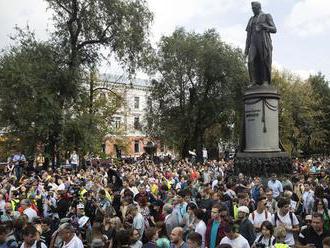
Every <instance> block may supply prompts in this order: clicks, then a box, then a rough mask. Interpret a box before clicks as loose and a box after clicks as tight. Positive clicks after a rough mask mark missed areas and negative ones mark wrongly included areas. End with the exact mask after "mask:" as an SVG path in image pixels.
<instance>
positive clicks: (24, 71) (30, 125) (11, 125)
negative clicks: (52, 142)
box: [0, 30, 77, 154]
mask: <svg viewBox="0 0 330 248" xmlns="http://www.w3.org/2000/svg"><path fill="white" fill-rule="evenodd" d="M16 41H17V42H18V44H17V45H16V46H13V47H11V48H10V49H9V50H8V51H6V52H5V53H4V54H3V55H2V56H1V57H0V74H1V78H0V88H1V91H0V106H1V107H0V119H1V125H2V126H3V127H6V131H7V136H15V137H16V140H17V141H19V143H22V144H24V147H25V149H27V151H26V152H27V153H30V154H32V153H33V152H34V149H35V148H36V144H37V143H43V144H46V143H48V142H49V137H50V136H51V134H52V133H53V131H54V130H56V123H58V121H59V120H60V117H61V116H60V113H61V112H62V107H63V105H62V104H60V103H61V102H63V101H64V100H66V102H67V103H71V102H72V99H73V98H74V97H75V94H74V92H76V90H77V89H76V88H74V87H72V85H70V84H68V83H67V71H66V70H65V69H63V67H62V64H61V63H60V62H59V60H58V52H57V51H56V50H55V49H54V48H53V47H52V46H51V45H50V44H49V43H48V42H38V41H36V40H35V39H34V35H33V34H32V33H31V32H29V31H28V30H27V31H26V32H24V31H22V30H19V32H18V36H17V37H16ZM10 140H12V139H10Z"/></svg>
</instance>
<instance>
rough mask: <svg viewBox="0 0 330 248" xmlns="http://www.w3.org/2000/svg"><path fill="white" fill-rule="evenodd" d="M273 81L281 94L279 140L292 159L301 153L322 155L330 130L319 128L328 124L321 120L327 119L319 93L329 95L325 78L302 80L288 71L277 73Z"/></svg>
mask: <svg viewBox="0 0 330 248" xmlns="http://www.w3.org/2000/svg"><path fill="white" fill-rule="evenodd" d="M320 79H321V80H320ZM272 82H273V83H274V84H275V85H276V86H277V88H278V89H279V92H280V94H281V101H280V115H279V123H280V138H281V141H282V143H283V145H284V147H285V149H286V150H287V151H288V152H289V153H291V154H292V155H293V156H298V155H300V152H301V151H302V152H304V154H305V155H310V154H313V153H315V152H316V153H323V152H324V151H325V150H324V146H326V144H327V142H328V141H327V140H328V139H327V137H328V134H327V133H328V130H329V129H328V130H327V129H326V127H325V126H324V125H320V124H321V123H323V124H324V123H326V122H324V121H321V120H324V118H325V116H327V112H326V108H327V107H326V106H325V105H324V104H325V103H326V100H324V99H325V98H324V99H323V100H324V101H323V103H322V101H321V100H322V98H321V97H320V95H319V93H320V92H324V96H325V95H326V94H327V93H326V92H327V90H326V84H325V82H324V81H323V80H322V77H318V76H316V78H315V77H311V78H310V79H309V80H307V81H303V80H301V79H300V78H299V77H297V76H295V75H294V74H292V73H290V72H288V71H283V72H280V71H276V70H274V71H273V80H272ZM316 88H317V89H319V93H317V90H316ZM320 90H321V91H320ZM320 148H322V149H320ZM322 150H323V151H322Z"/></svg>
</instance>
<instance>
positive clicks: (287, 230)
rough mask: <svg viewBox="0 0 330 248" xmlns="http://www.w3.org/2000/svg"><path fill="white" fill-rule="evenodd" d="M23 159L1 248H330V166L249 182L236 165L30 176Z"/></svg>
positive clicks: (6, 182)
mask: <svg viewBox="0 0 330 248" xmlns="http://www.w3.org/2000/svg"><path fill="white" fill-rule="evenodd" d="M23 156H24V155H23ZM23 156H22V154H18V155H14V156H13V157H12V161H11V163H9V166H8V170H7V171H6V172H4V173H3V174H2V175H1V183H0V222H1V223H0V248H6V247H10V248H16V247H22V248H35V247H41V248H44V247H50V248H60V247H63V248H83V247H91V248H110V247H131V248H142V247H146V248H156V247H159V248H187V247H189V248H197V247H202V248H216V247H221V248H230V247H232V248H248V247H252V248H261V247H265V248H270V247H275V248H281V247H296V248H299V247H301V248H302V247H308V248H312V247H314V248H322V247H324V248H330V212H329V209H328V208H329V204H330V177H329V176H328V171H327V168H328V161H327V160H326V159H319V160H315V161H314V160H308V161H301V160H296V161H294V168H295V172H294V173H293V174H292V175H284V176H283V175H279V176H277V175H275V174H272V176H271V177H270V178H260V177H254V178H251V177H247V176H245V175H243V174H239V175H235V173H234V171H235V170H234V163H233V160H228V161H224V160H222V161H204V162H203V163H197V162H193V163H192V162H191V161H188V160H181V161H174V160H166V161H164V162H160V163H159V164H155V163H153V162H152V161H149V160H144V161H139V162H135V163H125V162H119V161H117V162H113V163H112V162H111V161H110V164H107V166H88V167H83V168H82V167H79V164H75V166H74V167H73V168H70V169H68V168H57V169H54V168H48V167H47V166H38V163H36V165H35V168H34V169H32V170H31V169H29V170H27V169H26V167H25V165H24V164H25V163H22V162H21V161H22V160H23ZM24 159H25V158H24ZM18 167H19V168H18ZM14 172H16V173H14Z"/></svg>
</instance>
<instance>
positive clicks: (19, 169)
mask: <svg viewBox="0 0 330 248" xmlns="http://www.w3.org/2000/svg"><path fill="white" fill-rule="evenodd" d="M22 173H23V168H22V167H21V166H19V165H16V166H15V175H16V178H17V180H20V179H21V177H22Z"/></svg>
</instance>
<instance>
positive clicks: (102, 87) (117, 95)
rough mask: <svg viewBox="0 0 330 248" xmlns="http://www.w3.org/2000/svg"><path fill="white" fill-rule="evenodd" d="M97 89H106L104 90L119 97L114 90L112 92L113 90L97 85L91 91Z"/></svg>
mask: <svg viewBox="0 0 330 248" xmlns="http://www.w3.org/2000/svg"><path fill="white" fill-rule="evenodd" d="M97 90H106V91H109V92H111V93H113V94H114V95H116V97H118V98H121V96H120V95H118V94H117V93H116V92H114V91H113V90H111V89H109V88H107V87H97V88H94V89H93V92H95V91H97Z"/></svg>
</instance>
